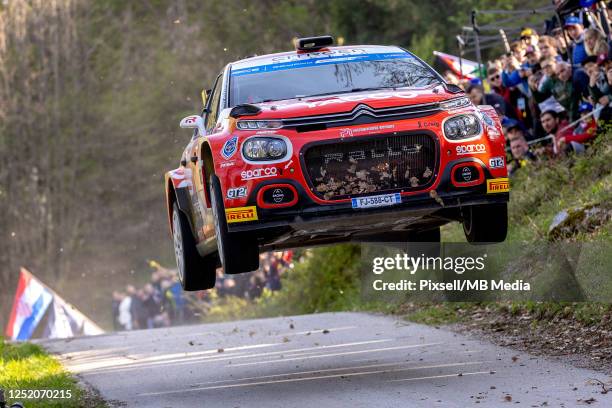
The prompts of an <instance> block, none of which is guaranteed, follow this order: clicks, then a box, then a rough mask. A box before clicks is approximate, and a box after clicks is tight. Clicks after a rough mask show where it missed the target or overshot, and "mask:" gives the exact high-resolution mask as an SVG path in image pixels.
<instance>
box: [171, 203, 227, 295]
mask: <svg viewBox="0 0 612 408" xmlns="http://www.w3.org/2000/svg"><path fill="white" fill-rule="evenodd" d="M172 240H173V241H174V255H175V257H176V267H177V270H178V275H179V281H180V282H181V286H182V287H183V289H184V290H186V291H194V290H206V289H212V288H214V287H215V282H216V280H217V262H216V259H214V257H210V256H209V257H206V258H202V257H201V256H200V254H199V253H198V250H197V249H196V241H195V238H194V237H193V233H192V232H191V227H190V226H189V221H187V216H186V215H185V214H183V212H182V211H181V210H179V208H178V205H177V204H176V203H174V205H173V206H172Z"/></svg>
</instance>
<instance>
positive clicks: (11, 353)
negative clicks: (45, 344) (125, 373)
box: [0, 337, 106, 408]
mask: <svg viewBox="0 0 612 408" xmlns="http://www.w3.org/2000/svg"><path fill="white" fill-rule="evenodd" d="M0 385H1V387H2V389H4V391H5V396H6V398H7V400H8V403H9V404H10V403H12V402H15V401H17V400H9V397H10V392H9V390H63V391H64V392H67V391H69V392H70V393H71V394H72V398H70V399H56V400H50V399H44V400H26V399H23V398H19V401H21V402H23V403H25V405H26V406H27V407H40V408H51V407H59V406H61V407H62V408H84V407H85V408H94V407H95V408H103V407H106V404H105V403H104V402H103V401H101V400H100V399H99V398H96V397H92V396H90V395H87V394H86V392H85V391H83V390H82V389H80V388H79V386H78V385H77V382H76V381H75V380H74V379H73V378H72V377H71V376H70V375H69V374H68V373H67V372H66V371H65V370H64V368H62V366H61V364H60V363H59V362H58V361H57V360H55V359H54V358H53V357H51V356H49V355H48V354H47V353H46V352H45V351H44V350H43V349H42V348H41V347H40V346H37V345H34V344H30V343H20V344H8V343H6V342H5V341H4V339H3V338H2V337H0Z"/></svg>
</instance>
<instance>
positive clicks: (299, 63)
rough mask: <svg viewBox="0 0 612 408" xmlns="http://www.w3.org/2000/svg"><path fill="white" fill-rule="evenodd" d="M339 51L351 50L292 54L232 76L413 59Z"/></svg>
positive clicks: (394, 54)
mask: <svg viewBox="0 0 612 408" xmlns="http://www.w3.org/2000/svg"><path fill="white" fill-rule="evenodd" d="M338 51H349V50H333V51H331V52H328V53H304V54H297V53H296V54H290V55H284V56H279V57H275V58H274V59H272V63H271V64H264V65H258V66H251V67H245V68H233V69H232V73H231V75H232V76H243V75H252V74H260V73H263V72H276V71H284V70H288V69H298V68H306V67H312V66H316V65H327V64H346V63H349V62H355V61H380V60H388V59H413V56H412V55H410V54H408V53H407V52H383V53H366V52H363V50H359V51H356V52H355V51H354V52H353V53H350V54H349V53H346V52H344V53H340V52H338Z"/></svg>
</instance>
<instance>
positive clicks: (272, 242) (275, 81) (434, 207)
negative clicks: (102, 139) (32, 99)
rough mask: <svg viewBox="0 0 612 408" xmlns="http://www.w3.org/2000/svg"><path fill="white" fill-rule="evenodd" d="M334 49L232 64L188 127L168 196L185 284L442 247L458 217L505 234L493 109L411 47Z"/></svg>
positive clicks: (301, 47) (317, 44)
mask: <svg viewBox="0 0 612 408" xmlns="http://www.w3.org/2000/svg"><path fill="white" fill-rule="evenodd" d="M332 44H333V39H332V38H331V37H329V36H324V37H312V38H303V39H299V40H298V41H297V47H296V48H297V49H296V51H292V52H284V53H279V54H271V55H264V56H256V57H252V58H248V59H244V60H240V61H237V62H233V63H231V64H228V65H227V66H226V67H225V68H224V69H223V71H222V72H221V73H220V74H219V76H218V77H217V79H216V81H215V83H214V86H213V88H212V90H210V91H206V92H203V99H204V106H205V107H204V110H203V112H202V114H201V115H193V116H188V117H186V118H184V119H183V120H182V121H181V127H183V128H193V129H194V131H193V137H192V139H191V141H190V143H189V144H188V145H187V147H186V149H185V151H184V152H183V155H182V158H181V162H180V166H179V167H178V168H177V169H174V170H171V171H169V172H167V173H166V175H165V188H166V198H167V205H168V216H169V220H170V225H171V231H172V236H173V240H174V248H175V254H176V260H177V265H178V270H179V275H180V278H181V282H182V284H183V287H184V289H185V290H200V289H207V288H211V287H213V286H214V284H215V278H216V268H217V267H219V266H223V268H224V271H225V273H230V274H233V273H241V272H248V271H253V270H255V269H257V268H258V267H259V253H260V251H267V250H277V249H284V248H294V247H299V246H312V245H321V244H329V243H334V242H342V241H356V242H369V241H386V242H410V241H415V242H438V241H439V240H440V226H441V225H443V224H446V223H448V222H451V221H459V222H462V223H463V227H464V231H465V236H466V238H467V240H468V241H469V242H472V243H482V242H500V241H503V240H504V239H505V237H506V231H507V224H508V216H507V201H508V199H509V181H508V178H507V177H508V175H507V169H506V161H505V152H504V146H505V140H504V136H503V133H502V128H501V124H500V121H499V118H498V116H497V113H496V112H495V110H494V108H492V107H491V106H474V105H473V104H472V103H471V102H470V100H469V99H468V98H467V97H466V96H465V94H464V92H463V91H462V90H461V89H460V88H458V87H456V86H453V85H449V84H446V83H445V82H444V80H443V79H442V77H441V76H440V75H439V74H437V73H436V72H435V71H434V70H433V69H432V68H431V67H429V66H428V65H427V64H426V63H424V62H423V61H422V60H420V59H419V58H418V57H416V56H415V55H413V54H411V53H410V52H408V51H406V50H404V49H402V48H399V47H394V46H371V45H361V46H343V47H333V46H332Z"/></svg>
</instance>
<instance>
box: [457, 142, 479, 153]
mask: <svg viewBox="0 0 612 408" xmlns="http://www.w3.org/2000/svg"><path fill="white" fill-rule="evenodd" d="M455 150H456V151H457V154H459V155H461V154H470V153H486V152H487V147H486V146H485V145H484V144H482V143H480V144H471V145H461V146H457V147H456V148H455Z"/></svg>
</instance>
